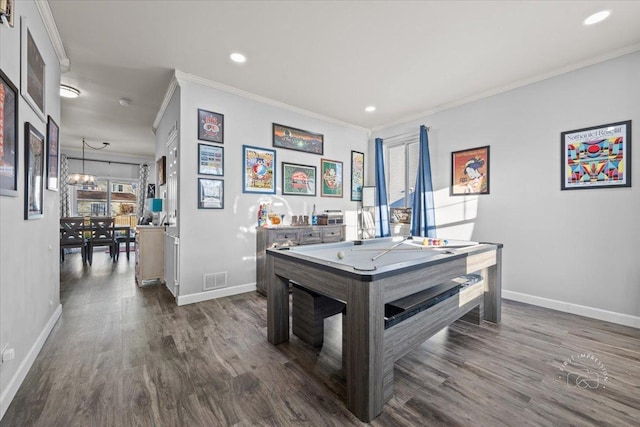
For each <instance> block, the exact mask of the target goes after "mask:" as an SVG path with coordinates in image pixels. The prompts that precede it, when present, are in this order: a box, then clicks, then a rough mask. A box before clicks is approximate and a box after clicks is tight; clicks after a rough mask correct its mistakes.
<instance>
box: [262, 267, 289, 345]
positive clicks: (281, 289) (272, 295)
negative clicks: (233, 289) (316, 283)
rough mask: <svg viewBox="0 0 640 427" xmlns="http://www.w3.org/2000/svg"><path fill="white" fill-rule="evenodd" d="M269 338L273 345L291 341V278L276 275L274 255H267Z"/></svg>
mask: <svg viewBox="0 0 640 427" xmlns="http://www.w3.org/2000/svg"><path fill="white" fill-rule="evenodd" d="M265 278H266V282H267V283H266V285H267V339H268V340H269V342H270V343H271V344H273V345H278V344H280V343H283V342H285V341H289V280H288V279H283V278H282V277H280V276H276V274H275V269H274V257H273V256H269V255H267V261H266V268H265Z"/></svg>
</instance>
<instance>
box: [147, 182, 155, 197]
mask: <svg viewBox="0 0 640 427" xmlns="http://www.w3.org/2000/svg"><path fill="white" fill-rule="evenodd" d="M155 198H156V185H155V184H147V199H155Z"/></svg>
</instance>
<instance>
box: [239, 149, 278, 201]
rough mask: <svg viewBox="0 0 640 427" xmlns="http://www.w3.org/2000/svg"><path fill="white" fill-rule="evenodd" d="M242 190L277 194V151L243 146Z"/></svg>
mask: <svg viewBox="0 0 640 427" xmlns="http://www.w3.org/2000/svg"><path fill="white" fill-rule="evenodd" d="M242 171H243V173H242V192H243V193H260V194H276V151H275V150H270V149H268V148H261V147H252V146H250V145H243V146H242Z"/></svg>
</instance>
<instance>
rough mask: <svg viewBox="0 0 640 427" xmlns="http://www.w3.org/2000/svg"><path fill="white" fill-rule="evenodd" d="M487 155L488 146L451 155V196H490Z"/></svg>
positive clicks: (488, 158)
mask: <svg viewBox="0 0 640 427" xmlns="http://www.w3.org/2000/svg"><path fill="white" fill-rule="evenodd" d="M489 154H490V147H489V146H488V145H485V146H484V147H476V148H469V149H466V150H460V151H454V152H452V153H451V186H450V187H449V194H450V195H451V196H471V195H483V194H490V192H489V183H490V181H489V178H490V175H489V171H490V169H489V166H490V156H489Z"/></svg>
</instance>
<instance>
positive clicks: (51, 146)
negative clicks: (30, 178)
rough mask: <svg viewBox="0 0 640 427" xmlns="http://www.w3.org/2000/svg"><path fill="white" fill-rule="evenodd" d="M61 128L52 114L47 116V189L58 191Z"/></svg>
mask: <svg viewBox="0 0 640 427" xmlns="http://www.w3.org/2000/svg"><path fill="white" fill-rule="evenodd" d="M59 136H60V128H59V127H58V124H57V123H56V122H55V121H53V119H52V118H51V116H49V117H48V118H47V189H49V190H54V191H58V177H59V175H60V173H59V171H60V167H59V162H58V157H59V153H60V143H59V141H58V139H59Z"/></svg>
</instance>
